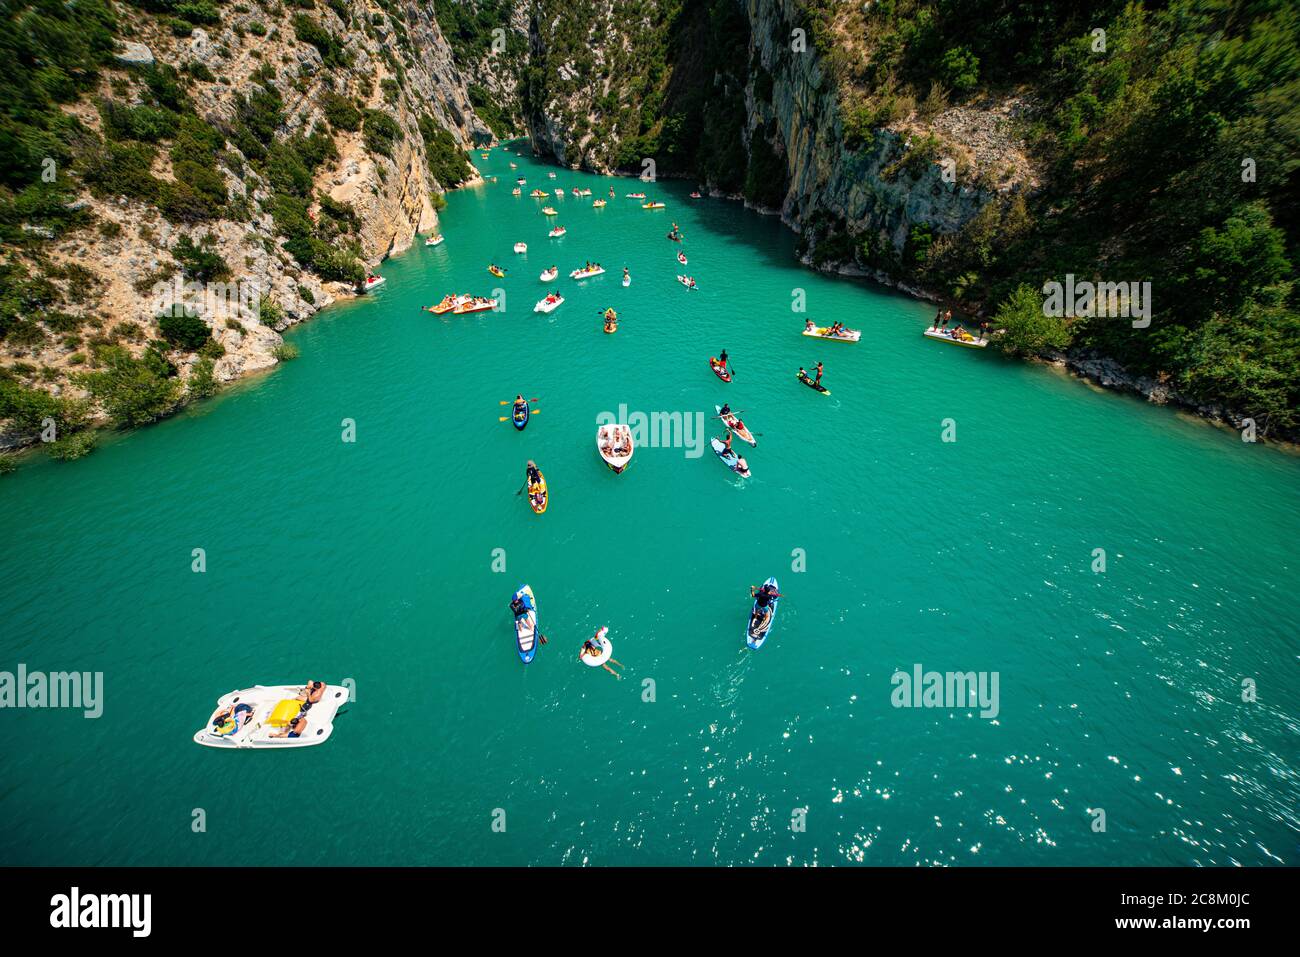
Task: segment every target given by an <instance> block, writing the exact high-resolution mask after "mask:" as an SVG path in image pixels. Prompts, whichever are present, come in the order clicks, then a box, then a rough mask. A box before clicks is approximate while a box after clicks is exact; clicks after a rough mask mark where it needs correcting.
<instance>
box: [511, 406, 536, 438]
mask: <svg viewBox="0 0 1300 957" xmlns="http://www.w3.org/2000/svg"><path fill="white" fill-rule="evenodd" d="M530 413H531V409H530V407H529V405H528V403H527V402H525V403H524V407H523V408H522V409H519V408H513V407H512V408H511V410H510V421H511V422H513V423H514V426H515V428H516V429H518V430H519V431H520V432H522V431H523V430H524V429H526V428H528V416H529V414H530Z"/></svg>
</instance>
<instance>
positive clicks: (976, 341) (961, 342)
mask: <svg viewBox="0 0 1300 957" xmlns="http://www.w3.org/2000/svg"><path fill="white" fill-rule="evenodd" d="M925 337H926V338H927V339H938V340H939V341H940V342H951V343H952V344H953V345H954V346H965V347H966V348H967V349H983V348H985V347H986V346H987V345H988V344H989V341H988V340H987V339H981V338H980V337H979V336H972V335H971V334H970V333H969V332H968V333H966V337H965V338H962V337H960V336H954V335H953V334H952V333H951V332H940V331H937V330H935V329H933V328H931V329H927V330H925Z"/></svg>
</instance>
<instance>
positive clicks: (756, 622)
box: [745, 578, 781, 651]
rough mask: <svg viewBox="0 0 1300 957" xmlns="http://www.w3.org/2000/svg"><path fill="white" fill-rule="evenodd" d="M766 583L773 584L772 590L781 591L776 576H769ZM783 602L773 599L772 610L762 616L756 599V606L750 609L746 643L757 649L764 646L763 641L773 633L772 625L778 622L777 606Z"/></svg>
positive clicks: (746, 626) (746, 627) (746, 628)
mask: <svg viewBox="0 0 1300 957" xmlns="http://www.w3.org/2000/svg"><path fill="white" fill-rule="evenodd" d="M763 584H764V585H771V586H772V590H773V591H775V592H778V593H779V592H780V590H781V589H780V588H779V587H778V586H777V584H776V579H775V578H769V579H768V580H767V581H765V582H763ZM780 603H781V599H779V598H774V599H772V605H771V608H772V610H771V611H769V612H768V613H767V616H766V617H764V618H760V617H759V614H758V599H757V598H755V599H754V607H753V608H751V609H750V611H749V622H748V623H747V624H746V625H745V644H747V645H749V647H751V648H753V649H754V650H755V651H757V650H758V649H759V648H762V647H763V642H765V641H767V636H768V635H770V634H771V633H772V626H773V625H774V624H776V606H777V605H779V604H780Z"/></svg>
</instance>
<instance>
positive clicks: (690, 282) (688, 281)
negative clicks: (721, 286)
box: [677, 276, 699, 289]
mask: <svg viewBox="0 0 1300 957" xmlns="http://www.w3.org/2000/svg"><path fill="white" fill-rule="evenodd" d="M677 281H678V282H679V283H681V284H682V285H683V286H685V287H686V288H687V289H698V288H699V286H697V285H695V280H694V279H692V278H691V277H690V276H678V277H677Z"/></svg>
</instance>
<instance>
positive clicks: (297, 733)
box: [271, 712, 307, 738]
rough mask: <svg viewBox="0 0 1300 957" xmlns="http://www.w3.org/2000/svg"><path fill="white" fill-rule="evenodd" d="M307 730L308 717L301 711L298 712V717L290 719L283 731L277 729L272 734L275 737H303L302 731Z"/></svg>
mask: <svg viewBox="0 0 1300 957" xmlns="http://www.w3.org/2000/svg"><path fill="white" fill-rule="evenodd" d="M306 730H307V719H306V718H304V717H303V716H302V714H301V712H300V713H299V714H298V717H296V718H294V719H293V720H292V721H290V722H289V723H288V724H287V725H286V726H285V728H284V730H283V731H276V732H275V733H274V734H272V735H271V737H273V738H301V737H302V733H303V732H304V731H306Z"/></svg>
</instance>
